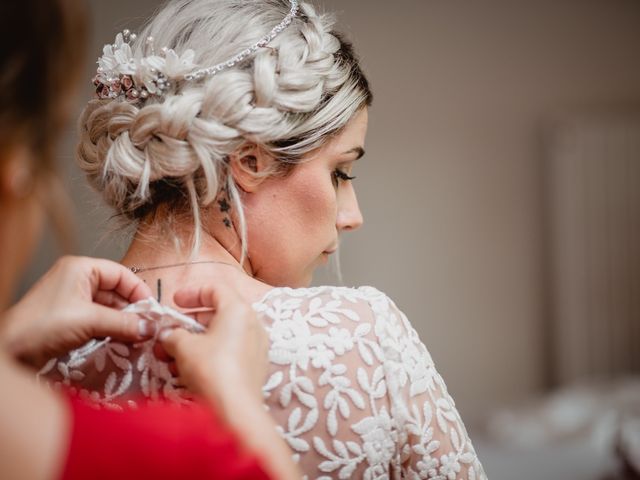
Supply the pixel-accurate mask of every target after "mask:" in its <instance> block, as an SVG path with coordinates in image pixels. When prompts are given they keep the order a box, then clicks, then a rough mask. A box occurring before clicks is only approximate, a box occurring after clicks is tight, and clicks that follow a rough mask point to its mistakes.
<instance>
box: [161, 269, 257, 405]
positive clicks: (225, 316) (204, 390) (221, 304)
mask: <svg viewBox="0 0 640 480" xmlns="http://www.w3.org/2000/svg"><path fill="white" fill-rule="evenodd" d="M174 301H175V303H176V305H178V306H180V307H183V308H186V309H194V308H195V309H207V310H208V311H207V312H203V313H202V314H199V315H198V316H199V317H200V318H198V321H200V322H201V323H208V329H207V332H206V333H205V334H194V333H190V332H187V331H186V330H182V329H175V330H167V331H164V332H162V333H161V335H160V339H161V343H162V347H163V348H164V350H165V352H166V353H167V354H168V355H169V356H170V357H172V358H173V359H174V360H175V362H176V365H177V370H178V374H179V376H180V381H181V383H183V384H184V385H185V386H186V387H187V388H189V390H191V391H192V392H194V393H196V394H199V395H201V396H204V397H207V398H210V399H213V398H214V397H215V399H216V401H217V402H218V403H220V404H221V405H220V407H225V406H226V405H225V402H224V401H223V399H222V398H221V395H222V394H223V393H225V391H226V390H239V391H242V392H243V393H244V392H247V393H250V395H252V396H253V397H255V399H256V400H258V401H261V398H262V397H261V394H260V392H261V388H262V385H263V384H264V380H265V377H266V373H267V347H268V343H267V333H266V331H265V329H264V327H263V325H262V324H261V323H260V321H259V320H258V318H257V316H256V313H255V312H254V310H253V308H252V307H251V305H250V304H249V303H247V302H246V301H244V300H243V299H242V298H241V296H240V294H239V293H238V292H237V291H236V290H235V288H234V287H231V286H229V285H228V284H227V283H223V281H220V283H219V284H217V285H215V286H214V285H211V284H209V285H206V286H202V287H200V288H185V289H182V290H179V291H178V292H176V294H175V295H174ZM204 317H208V318H207V320H206V321H203V318H204Z"/></svg>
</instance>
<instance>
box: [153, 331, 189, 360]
mask: <svg viewBox="0 0 640 480" xmlns="http://www.w3.org/2000/svg"><path fill="white" fill-rule="evenodd" d="M192 335H194V334H193V333H191V332H188V331H187V330H185V329H183V328H170V329H167V330H163V331H162V332H161V333H160V336H159V337H158V339H159V340H160V343H161V344H162V348H164V351H165V352H167V353H168V354H169V356H171V357H172V358H178V357H180V352H182V351H183V350H185V349H186V348H188V346H189V341H188V340H189V338H191V336H192Z"/></svg>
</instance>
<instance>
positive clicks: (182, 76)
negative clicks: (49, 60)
mask: <svg viewBox="0 0 640 480" xmlns="http://www.w3.org/2000/svg"><path fill="white" fill-rule="evenodd" d="M289 2H290V3H291V10H289V13H288V14H287V15H286V16H285V17H284V19H283V20H282V22H280V23H279V24H278V25H276V26H275V27H273V29H271V31H270V32H269V33H268V34H266V35H265V36H264V37H262V38H261V39H260V40H259V41H258V42H256V43H254V44H253V45H251V46H250V47H248V48H246V49H244V50H242V51H241V52H240V53H238V54H236V55H234V56H233V57H231V58H229V59H228V60H226V61H224V62H221V63H218V64H217V65H213V66H211V67H206V68H198V65H196V64H194V63H193V59H194V58H195V52H194V51H193V50H191V49H188V50H186V51H185V52H184V53H183V54H182V55H181V56H178V54H177V53H176V52H175V51H174V50H173V49H171V48H167V47H163V48H162V49H160V52H156V50H155V45H154V39H153V37H147V38H146V40H145V46H144V49H143V50H144V56H142V57H138V58H135V57H134V56H133V52H132V50H131V45H130V43H131V42H133V41H135V40H136V38H137V35H136V34H135V33H131V32H130V31H129V30H123V31H122V32H121V33H118V35H116V40H115V43H113V44H109V45H105V46H104V48H103V50H102V56H101V57H100V58H98V62H97V63H98V70H97V75H96V76H95V77H94V78H93V84H94V85H95V87H96V94H97V96H98V98H101V99H115V98H118V97H124V98H126V99H127V100H129V101H131V102H137V101H138V100H145V99H147V98H148V97H149V96H152V95H154V96H158V97H162V96H163V95H164V94H165V93H166V92H167V91H168V90H169V89H170V88H172V86H173V85H175V83H176V82H181V81H187V82H191V81H197V80H200V79H202V78H205V77H211V76H213V75H216V74H218V73H220V72H222V71H223V70H227V69H229V68H231V67H233V66H235V65H237V64H238V63H240V62H242V61H243V60H245V59H246V58H247V57H249V56H250V55H252V54H254V53H255V52H257V51H258V50H259V49H260V48H264V47H266V46H267V45H268V44H269V43H270V42H271V41H272V40H273V39H274V38H276V37H277V36H278V35H279V34H280V33H281V32H282V31H283V30H284V29H285V28H287V27H288V26H289V25H290V24H291V22H292V20H293V18H294V17H295V16H296V15H297V14H298V0H289Z"/></svg>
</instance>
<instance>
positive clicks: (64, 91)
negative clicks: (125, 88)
mask: <svg viewBox="0 0 640 480" xmlns="http://www.w3.org/2000/svg"><path fill="white" fill-rule="evenodd" d="M86 24H87V16H86V7H85V4H84V1H82V0H2V1H0V148H1V149H2V150H4V149H6V148H7V147H10V146H12V145H15V144H16V143H18V142H19V143H21V144H25V145H27V146H29V147H31V149H32V151H33V153H34V161H35V162H36V165H35V167H36V170H37V171H38V173H45V172H47V171H52V170H53V165H52V163H53V152H54V147H55V145H56V140H57V139H58V137H59V135H60V133H61V129H62V127H63V126H64V124H65V122H66V120H67V118H66V117H67V115H68V112H67V110H68V108H67V105H68V104H69V99H70V94H71V93H72V91H73V90H74V89H75V87H76V86H77V81H78V80H79V76H80V73H81V72H82V70H83V69H82V65H83V62H84V54H85V51H84V50H85V46H86V38H87V25H86Z"/></svg>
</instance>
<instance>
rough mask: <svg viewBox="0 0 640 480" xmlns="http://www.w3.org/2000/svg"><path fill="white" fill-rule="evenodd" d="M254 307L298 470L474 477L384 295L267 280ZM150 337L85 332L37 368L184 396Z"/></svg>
mask: <svg viewBox="0 0 640 480" xmlns="http://www.w3.org/2000/svg"><path fill="white" fill-rule="evenodd" d="M134 307H135V308H136V311H138V312H139V313H140V314H142V315H148V316H149V318H153V319H154V320H155V321H159V322H162V323H164V324H165V325H169V324H170V323H180V322H181V319H180V317H179V316H178V315H177V314H176V312H175V311H174V310H172V309H170V308H163V307H161V306H160V305H159V304H157V303H155V302H151V303H146V304H145V303H143V304H138V305H136V306H134ZM254 309H255V310H256V311H257V312H258V314H259V315H261V317H262V319H263V320H264V323H265V326H266V328H267V330H268V331H269V340H270V345H269V360H270V365H271V367H270V372H269V375H268V378H267V381H266V383H265V385H264V387H263V393H264V395H265V404H266V405H267V407H268V408H269V411H270V413H271V415H272V416H273V417H274V419H275V420H276V422H277V424H278V425H279V426H278V430H279V431H280V433H281V434H282V435H283V437H284V438H285V439H286V441H287V443H288V444H289V446H290V447H291V449H292V450H293V451H294V453H295V456H296V457H297V460H298V462H299V463H300V465H301V467H302V470H303V472H304V473H305V474H306V475H307V476H308V477H309V478H319V477H323V476H326V477H331V478H382V477H387V476H391V475H394V476H397V477H402V478H452V479H455V478H474V479H475V478H478V479H481V478H484V472H483V470H482V466H481V465H480V463H479V461H478V459H477V456H476V454H475V451H474V449H473V447H472V445H471V442H470V440H469V438H468V436H467V433H466V431H465V428H464V425H463V423H462V421H461V419H460V416H459V414H458V412H457V411H456V409H455V404H454V402H453V399H452V398H451V397H450V396H449V394H448V392H447V390H446V386H445V384H444V382H443V380H442V378H441V377H440V375H439V374H438V373H437V371H436V370H435V367H434V365H433V361H432V360H431V357H430V355H429V353H428V351H427V349H426V348H425V346H424V344H422V342H421V341H420V339H419V338H418V336H417V334H416V332H415V330H414V329H413V328H412V327H411V325H410V323H409V322H408V320H407V318H406V317H405V316H404V315H403V314H402V312H401V311H400V310H399V309H398V308H397V307H396V306H395V304H394V303H393V302H392V301H391V300H390V299H389V298H388V297H387V296H386V295H384V294H383V293H381V292H380V291H378V290H376V289H375V288H372V287H361V288H358V289H355V288H345V287H328V286H327V287H314V288H298V289H292V288H286V287H285V288H275V289H272V290H269V291H268V292H267V293H266V294H265V295H264V296H263V298H262V299H261V300H260V301H258V302H255V303H254ZM185 327H186V328H189V325H185ZM154 345H155V340H153V339H152V340H149V341H147V342H144V343H142V344H138V345H136V346H127V345H124V344H119V343H116V342H93V343H90V344H88V345H87V346H86V347H84V348H82V349H79V350H77V351H75V352H72V353H71V354H70V355H69V356H66V357H64V358H62V359H55V360H53V361H51V362H49V364H47V366H45V368H44V369H43V372H42V373H43V375H44V376H46V377H47V378H48V380H49V381H50V382H53V383H62V384H66V385H68V386H70V387H71V388H74V389H78V390H79V392H80V394H81V395H83V396H87V397H89V398H92V399H93V401H95V402H97V403H101V404H103V405H106V406H109V407H112V408H121V407H123V406H127V405H129V406H133V404H132V402H133V400H132V399H133V398H139V397H140V395H142V396H146V397H148V398H150V399H156V398H168V399H171V400H173V401H177V402H184V401H185V400H186V399H188V398H189V397H188V393H187V392H185V391H184V390H183V389H181V388H180V387H179V386H178V385H176V380H175V378H174V377H173V375H172V374H171V372H170V371H169V369H168V368H167V364H166V363H165V362H163V361H160V360H158V359H157V358H156V357H155V356H154V353H153V347H154ZM236 414H238V415H242V412H236Z"/></svg>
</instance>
